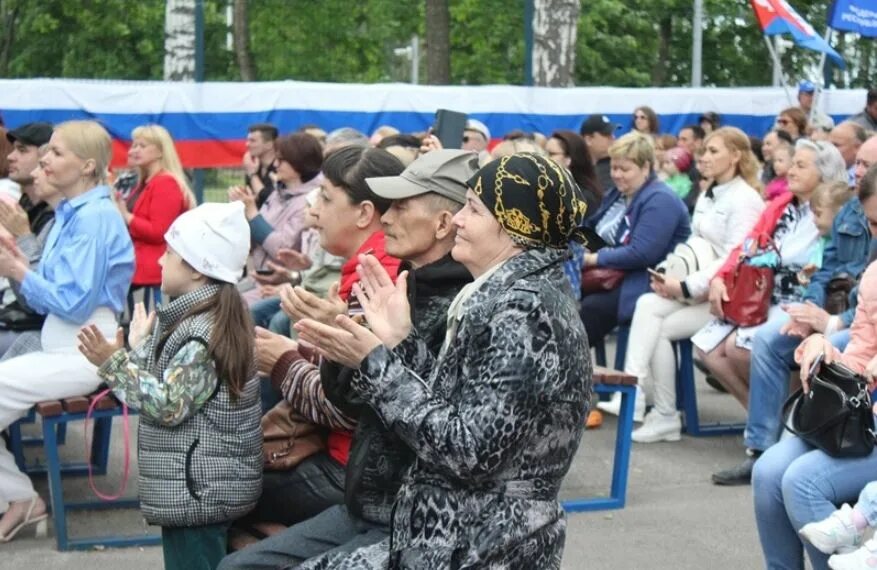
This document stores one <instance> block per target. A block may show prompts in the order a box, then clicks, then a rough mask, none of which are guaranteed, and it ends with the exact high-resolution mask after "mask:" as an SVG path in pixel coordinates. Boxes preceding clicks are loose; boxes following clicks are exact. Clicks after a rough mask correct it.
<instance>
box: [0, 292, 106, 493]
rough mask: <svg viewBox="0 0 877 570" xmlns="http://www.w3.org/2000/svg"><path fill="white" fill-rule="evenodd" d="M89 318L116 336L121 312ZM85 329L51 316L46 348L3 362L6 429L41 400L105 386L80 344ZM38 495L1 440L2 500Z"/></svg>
mask: <svg viewBox="0 0 877 570" xmlns="http://www.w3.org/2000/svg"><path fill="white" fill-rule="evenodd" d="M87 323H89V324H92V323H93V324H95V325H97V326H98V328H99V329H100V330H101V332H103V334H104V336H106V337H107V338H108V339H114V338H115V335H116V326H117V324H116V317H115V315H114V314H113V312H112V311H111V310H110V309H107V308H99V309H97V310H96V311H95V312H94V313H93V314H92V315H91V317H89V318H88V321H87ZM80 328H81V327H80V326H79V325H74V324H71V323H68V322H66V321H63V320H61V319H59V318H58V317H55V316H53V315H49V316H48V317H47V318H46V322H45V323H44V324H43V328H42V331H41V333H40V339H41V342H42V350H41V351H39V352H31V353H29V354H24V355H22V356H18V357H16V358H12V359H10V360H6V361H4V362H0V431H2V430H5V429H6V428H7V427H9V426H10V425H11V424H12V423H13V422H14V421H16V420H18V419H19V418H21V417H23V416H24V415H26V414H27V411H28V410H29V409H30V408H31V407H32V406H33V405H34V404H36V403H37V402H41V401H43V400H54V399H59V398H70V397H73V396H83V395H86V394H89V393H91V392H93V391H94V390H95V389H96V388H97V387H98V386H99V385H100V383H101V380H100V377H98V375H97V371H96V369H95V367H94V366H92V364H91V363H89V362H88V361H87V360H86V359H85V357H84V356H82V354H80V352H79V350H78V349H77V348H76V347H77V341H76V335H77V334H78V332H79V329H80ZM35 495H36V492H35V491H34V488H33V484H32V483H31V481H30V478H29V477H28V476H27V475H25V474H24V473H22V472H21V471H19V470H18V466H17V465H16V464H15V458H14V457H13V455H12V453H10V452H9V450H7V449H6V446H5V445H0V503H4V502H5V503H9V502H12V501H22V500H26V499H30V498H31V497H34V496H35Z"/></svg>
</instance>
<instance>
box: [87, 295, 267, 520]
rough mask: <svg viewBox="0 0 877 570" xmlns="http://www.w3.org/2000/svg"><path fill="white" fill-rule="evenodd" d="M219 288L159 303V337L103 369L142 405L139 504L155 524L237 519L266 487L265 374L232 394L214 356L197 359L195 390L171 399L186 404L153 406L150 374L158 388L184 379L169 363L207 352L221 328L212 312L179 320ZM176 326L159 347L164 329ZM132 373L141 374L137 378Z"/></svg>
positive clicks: (110, 381)
mask: <svg viewBox="0 0 877 570" xmlns="http://www.w3.org/2000/svg"><path fill="white" fill-rule="evenodd" d="M217 289H218V287H217V286H216V285H206V286H204V287H201V288H199V289H198V290H196V291H193V292H191V293H188V294H186V295H183V296H181V297H179V298H177V299H175V300H173V301H172V302H171V303H170V304H168V305H166V306H164V307H161V308H159V309H158V310H157V319H156V323H155V328H154V329H153V331H152V335H151V336H150V337H148V338H147V339H145V340H144V341H143V343H142V344H141V345H140V346H139V347H137V349H136V350H134V351H132V352H131V353H130V354H127V353H125V351H118V352H117V353H116V354H114V355H113V357H112V358H111V359H110V361H108V362H107V363H105V364H104V365H103V366H102V367H101V369H100V374H101V376H102V377H103V378H104V379H105V380H106V381H107V383H108V384H109V385H110V386H111V387H112V388H113V389H114V391H116V392H117V393H119V395H120V396H121V397H123V398H124V399H125V400H126V401H128V402H129V404H131V405H132V406H135V407H140V406H141V405H142V407H143V409H142V412H141V416H140V424H139V432H138V463H139V467H140V476H139V492H140V507H141V509H142V511H143V515H144V517H145V518H146V520H147V522H149V523H150V524H156V525H160V526H163V527H164V526H166V527H191V526H203V525H209V524H217V523H222V522H227V521H231V520H235V519H237V518H240V517H241V516H243V515H245V514H246V513H247V512H249V511H250V510H251V509H252V508H253V507H254V506H255V504H256V501H257V500H258V499H259V496H260V495H261V492H262V429H261V427H260V423H259V422H260V419H261V405H260V401H259V382H258V380H256V379H255V378H254V379H253V380H251V381H249V382H248V383H247V384H246V385H245V387H244V390H243V394H241V396H240V397H238V398H237V399H233V398H232V396H231V392H230V391H229V390H228V387H227V385H226V383H225V382H223V381H222V379H220V378H217V377H216V371H215V368H214V367H213V363H212V361H211V362H210V363H209V364H206V365H205V364H196V365H197V366H198V370H197V371H196V372H194V375H195V376H203V377H196V378H189V379H187V380H185V381H186V382H188V383H189V384H190V385H191V386H194V388H190V389H189V390H188V392H190V393H175V396H174V397H172V398H170V399H169V400H168V407H173V406H177V407H187V408H188V409H187V410H185V411H184V412H178V413H174V414H173V415H172V416H171V415H170V414H166V415H165V414H161V413H160V412H159V411H156V410H154V409H150V410H148V411H147V410H146V407H147V406H148V405H149V404H148V402H149V398H148V394H146V393H145V391H146V390H147V389H148V384H149V383H147V382H144V380H145V379H146V377H147V375H148V376H150V377H151V378H150V380H153V382H151V384H152V385H153V387H154V386H155V384H154V379H162V380H163V381H164V382H168V383H169V382H175V381H177V382H183V381H184V380H183V379H182V378H180V377H174V376H173V375H170V376H169V375H168V373H167V371H168V369H169V368H170V369H174V365H172V362H175V361H179V356H178V355H179V354H181V353H186V352H188V351H189V350H190V349H191V347H192V346H193V343H200V344H201V345H203V347H202V348H201V351H202V352H206V347H207V346H209V343H210V336H211V334H213V333H214V331H213V322H212V318H211V316H210V315H209V314H208V313H199V314H197V315H195V316H190V317H186V318H185V319H184V320H182V322H180V319H182V318H183V316H184V315H185V313H186V312H187V311H188V310H189V309H191V308H192V307H194V306H196V305H197V304H199V303H201V302H203V301H206V300H207V299H209V298H210V297H211V296H212V295H215V294H216V292H217ZM241 302H243V301H241ZM174 326H176V328H175V329H174V331H173V333H171V334H170V336H169V337H168V338H167V340H166V341H165V343H164V345H163V346H159V340H160V339H161V338H162V336H163V334H164V333H165V332H166V331H167V330H169V329H170V328H171V327H174ZM159 350H160V352H159ZM202 356H203V355H202ZM195 358H198V356H197V355H195ZM132 371H133V375H134V376H136V375H137V374H140V378H135V377H132ZM183 374H185V372H181V373H180V376H182V375H183ZM189 375H190V376H191V375H192V372H189ZM207 376H210V377H207ZM196 391H197V392H198V393H195V392H196ZM170 400H173V401H170Z"/></svg>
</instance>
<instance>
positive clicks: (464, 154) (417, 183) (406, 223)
mask: <svg viewBox="0 0 877 570" xmlns="http://www.w3.org/2000/svg"><path fill="white" fill-rule="evenodd" d="M477 171H478V155H476V154H475V153H473V152H471V151H465V150H434V151H431V152H428V153H426V154H424V155H423V156H421V157H420V158H418V159H417V160H415V161H414V162H412V163H411V164H410V165H408V168H406V169H405V170H404V171H403V172H402V174H400V175H399V176H385V177H381V178H366V182H367V183H368V185H369V188H371V190H372V192H374V193H375V194H377V195H378V196H380V197H382V198H388V199H390V200H393V204H392V205H391V206H390V209H389V210H387V212H386V213H385V214H384V215H383V216H382V217H381V223H382V224H383V225H384V235H385V236H386V251H387V253H388V254H390V255H392V256H393V257H398V258H399V259H404V260H406V261H409V262H410V263H411V265H412V266H414V267H422V266H425V265H429V264H431V263H434V262H436V261H439V260H440V259H442V258H444V257H446V256H447V257H450V251H451V249H452V248H453V247H454V235H455V234H456V230H455V228H454V224H453V222H452V221H451V219H452V218H453V217H454V214H456V213H457V212H458V211H459V210H460V209H461V208H462V207H463V204H465V203H466V188H467V187H466V181H467V180H469V178H471V177H472V176H473V175H474V174H475V172H477Z"/></svg>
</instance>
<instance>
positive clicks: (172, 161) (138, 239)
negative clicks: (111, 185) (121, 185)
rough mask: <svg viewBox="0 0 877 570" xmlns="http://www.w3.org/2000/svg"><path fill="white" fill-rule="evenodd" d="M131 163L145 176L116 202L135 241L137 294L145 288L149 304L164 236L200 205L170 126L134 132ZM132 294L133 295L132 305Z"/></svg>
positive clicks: (157, 281) (156, 288)
mask: <svg viewBox="0 0 877 570" xmlns="http://www.w3.org/2000/svg"><path fill="white" fill-rule="evenodd" d="M128 164H130V165H131V166H134V167H136V168H137V171H138V176H139V180H138V182H137V185H136V186H135V187H134V190H133V191H132V192H131V194H130V196H129V197H128V199H127V200H122V199H117V200H116V205H117V206H118V207H119V212H120V213H121V214H122V218H123V219H124V220H125V223H126V224H127V225H128V231H129V232H130V233H131V240H132V241H133V242H134V255H135V263H136V265H135V270H134V279H133V281H132V283H131V293H132V294H133V293H134V292H136V291H137V290H138V289H145V290H144V291H143V293H144V295H143V297H144V299H143V301H144V303H146V305H147V307H148V306H149V303H150V300H151V299H152V298H154V299H156V300H157V299H158V298H159V297H158V296H159V287H160V285H161V267H159V265H158V258H159V257H161V256H162V255H163V254H164V251H165V248H166V247H167V245H166V244H165V241H164V234H165V232H167V230H168V228H170V226H171V224H172V223H173V221H174V220H175V219H177V216H179V215H180V214H182V213H183V212H185V211H187V210H189V209H191V208H193V207H195V206H196V201H195V196H194V194H193V193H192V190H191V189H189V185H188V184H187V183H186V176H185V174H183V167H182V166H181V165H180V158H179V156H177V151H176V149H175V148H174V141H173V139H172V138H171V136H170V134H169V133H168V132H167V130H165V128H164V127H161V126H159V125H144V126H141V127H137V128H136V129H134V131H133V132H132V133H131V148H130V149H129V150H128ZM132 294H129V296H128V297H129V304H131V299H132Z"/></svg>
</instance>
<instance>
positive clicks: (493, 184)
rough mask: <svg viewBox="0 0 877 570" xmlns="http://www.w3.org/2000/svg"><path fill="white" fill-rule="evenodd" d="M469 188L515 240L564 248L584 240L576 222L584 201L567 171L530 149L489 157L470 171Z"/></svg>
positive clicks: (582, 217) (525, 244)
mask: <svg viewBox="0 0 877 570" xmlns="http://www.w3.org/2000/svg"><path fill="white" fill-rule="evenodd" d="M467 184H468V186H469V188H471V189H472V191H473V192H474V193H475V194H476V195H478V198H480V199H481V201H482V202H484V204H485V205H486V206H487V208H488V209H489V210H490V211H491V212H492V213H493V215H494V216H495V217H496V220H497V221H498V222H499V224H500V226H502V228H503V229H504V230H505V231H506V233H508V234H509V236H510V237H511V238H512V241H514V242H515V243H516V244H518V245H520V246H522V247H526V248H537V247H549V248H554V249H566V247H567V245H568V244H569V242H570V240H575V241H579V242H582V243H583V244H585V245H587V244H588V236H587V234H586V232H585V231H584V230H582V228H581V226H582V223H583V222H584V220H585V213H586V211H587V208H588V207H587V204H586V203H585V198H584V194H583V193H582V191H581V189H580V188H579V187H578V185H577V184H576V182H575V180H573V177H572V175H571V174H570V173H569V171H568V170H567V169H566V168H564V167H562V166H560V165H559V164H557V163H556V162H554V161H553V160H551V159H549V158H546V157H544V156H541V155H538V154H534V153H517V154H513V155H511V156H505V157H503V158H500V159H497V160H494V161H492V162H490V163H488V164H487V165H486V166H484V168H482V169H481V170H479V171H478V172H476V173H475V176H473V177H472V178H470V179H469V182H468V183H467Z"/></svg>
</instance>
